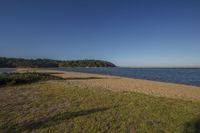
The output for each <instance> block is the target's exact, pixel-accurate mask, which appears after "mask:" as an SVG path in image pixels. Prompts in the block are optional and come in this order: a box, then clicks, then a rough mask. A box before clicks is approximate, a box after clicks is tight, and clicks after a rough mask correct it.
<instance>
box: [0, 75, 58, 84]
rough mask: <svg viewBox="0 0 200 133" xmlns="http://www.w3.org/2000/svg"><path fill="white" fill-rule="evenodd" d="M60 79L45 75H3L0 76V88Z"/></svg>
mask: <svg viewBox="0 0 200 133" xmlns="http://www.w3.org/2000/svg"><path fill="white" fill-rule="evenodd" d="M57 79H61V78H60V77H56V76H52V75H49V74H45V73H8V74H7V73H4V74H0V86H6V85H19V84H26V83H32V82H36V81H41V80H57Z"/></svg>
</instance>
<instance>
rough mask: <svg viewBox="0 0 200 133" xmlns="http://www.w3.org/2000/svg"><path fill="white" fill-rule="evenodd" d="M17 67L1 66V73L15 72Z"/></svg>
mask: <svg viewBox="0 0 200 133" xmlns="http://www.w3.org/2000/svg"><path fill="white" fill-rule="evenodd" d="M15 70H16V69H15V68H0V73H10V72H15Z"/></svg>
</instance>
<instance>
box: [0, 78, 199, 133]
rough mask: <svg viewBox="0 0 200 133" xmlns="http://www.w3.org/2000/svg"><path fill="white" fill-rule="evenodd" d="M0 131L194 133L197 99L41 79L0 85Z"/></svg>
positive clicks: (196, 126)
mask: <svg viewBox="0 0 200 133" xmlns="http://www.w3.org/2000/svg"><path fill="white" fill-rule="evenodd" d="M0 91H1V93H0V132H27V133H28V132H52V133H54V132H68V133H105V132H108V133H127V132H130V133H182V132H184V133H199V131H200V125H199V124H200V102H198V101H183V100H173V99H167V98H159V97H153V96H148V95H144V94H139V93H134V92H112V91H108V90H101V89H97V88H96V89H95V88H86V87H83V86H82V87H80V86H79V85H76V82H73V83H72V82H68V81H63V80H60V81H43V82H38V83H34V84H31V85H22V86H12V87H2V88H0Z"/></svg>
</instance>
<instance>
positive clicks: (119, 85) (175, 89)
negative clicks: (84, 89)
mask: <svg viewBox="0 0 200 133" xmlns="http://www.w3.org/2000/svg"><path fill="white" fill-rule="evenodd" d="M17 71H18V72H27V71H28V72H43V73H50V74H52V75H56V76H60V77H63V78H65V79H66V80H67V81H70V82H73V83H75V84H77V85H80V86H88V87H96V88H99V89H109V90H112V91H134V92H139V93H144V94H148V95H153V96H158V97H168V98H175V99H184V100H200V87H195V86H189V85H181V84H174V83H164V82H157V81H149V80H142V79H133V78H125V77H119V76H107V75H101V74H88V73H80V72H65V71H57V70H47V69H17Z"/></svg>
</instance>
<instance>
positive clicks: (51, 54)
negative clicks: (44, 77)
mask: <svg viewBox="0 0 200 133" xmlns="http://www.w3.org/2000/svg"><path fill="white" fill-rule="evenodd" d="M0 56H6V57H23V58H50V59H62V60H68V59H70V60H71V59H103V60H108V61H112V62H114V63H115V64H117V65H119V66H200V1H199V0H157V1H155V0H151V1H150V0H54V1H51V0H1V1H0Z"/></svg>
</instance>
